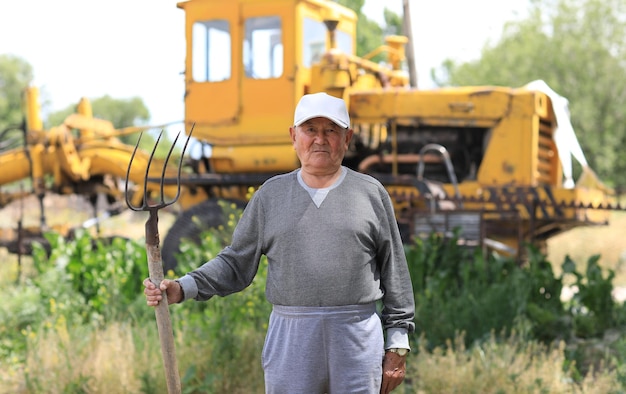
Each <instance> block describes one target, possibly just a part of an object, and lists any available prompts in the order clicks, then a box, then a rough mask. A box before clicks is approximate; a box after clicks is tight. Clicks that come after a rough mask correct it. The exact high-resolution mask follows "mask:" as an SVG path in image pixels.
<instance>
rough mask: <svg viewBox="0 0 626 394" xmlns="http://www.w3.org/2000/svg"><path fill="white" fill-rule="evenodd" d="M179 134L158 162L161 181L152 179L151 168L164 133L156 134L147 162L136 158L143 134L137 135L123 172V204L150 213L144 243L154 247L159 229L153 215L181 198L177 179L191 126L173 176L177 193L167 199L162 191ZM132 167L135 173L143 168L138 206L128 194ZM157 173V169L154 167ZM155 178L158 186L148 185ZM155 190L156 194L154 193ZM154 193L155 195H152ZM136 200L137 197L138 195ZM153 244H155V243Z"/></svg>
mask: <svg viewBox="0 0 626 394" xmlns="http://www.w3.org/2000/svg"><path fill="white" fill-rule="evenodd" d="M181 133H182V132H178V134H177V135H176V137H175V138H174V141H173V143H172V144H171V146H170V148H169V151H168V153H167V156H166V157H165V159H164V160H163V161H162V162H161V163H160V165H161V167H162V168H161V176H160V178H156V177H153V176H151V172H150V169H151V168H152V167H153V164H154V162H155V161H156V159H155V157H154V156H155V153H156V151H157V148H158V146H159V142H160V141H161V137H162V136H163V130H161V132H160V133H159V136H158V137H157V140H156V142H155V144H154V147H153V148H152V152H151V153H150V157H149V158H148V159H147V160H146V159H145V157H141V158H139V157H137V150H138V148H139V144H140V142H141V138H142V137H143V132H142V133H141V134H139V139H138V140H137V144H136V145H135V149H134V150H133V153H132V155H131V157H130V162H129V163H128V170H127V172H126V183H125V198H126V205H127V206H128V207H129V208H130V209H131V210H133V211H146V212H149V213H150V218H149V219H148V222H147V223H146V243H150V244H156V245H158V228H157V223H158V220H157V217H156V212H157V211H158V210H159V209H162V208H165V207H167V206H169V205H172V204H174V203H175V202H176V201H177V200H178V197H180V176H181V170H182V164H183V156H184V155H185V151H186V150H187V145H188V144H189V140H190V139H191V135H192V133H193V127H192V128H191V130H190V131H189V134H188V135H187V139H186V141H185V145H184V146H183V150H182V152H181V154H180V160H179V162H178V169H177V173H176V194H175V195H173V196H171V195H170V196H169V197H168V196H167V194H168V193H166V192H165V183H166V172H167V169H168V164H169V161H170V158H171V157H172V153H173V152H174V148H175V146H176V143H177V142H178V139H179V138H180V135H181ZM133 168H137V169H138V171H141V169H142V168H145V175H144V176H143V187H140V188H138V190H137V193H143V198H142V200H141V202H140V203H135V202H134V201H135V199H131V197H130V195H131V193H130V191H129V185H128V183H129V179H130V180H132V179H133V178H136V177H133V176H132V175H131V170H132V169H133ZM157 170H158V168H157ZM155 178H156V179H158V186H155V185H150V183H149V182H154V180H155ZM157 191H158V192H157ZM153 192H157V193H153ZM153 194H158V196H157V198H156V199H154V198H152V196H153ZM137 197H139V196H137ZM155 241H156V243H155Z"/></svg>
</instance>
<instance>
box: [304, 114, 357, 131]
mask: <svg viewBox="0 0 626 394" xmlns="http://www.w3.org/2000/svg"><path fill="white" fill-rule="evenodd" d="M313 118H326V119H328V120H331V121H332V122H333V123H335V124H336V125H337V126H339V127H342V128H344V129H347V128H348V127H349V126H350V125H347V124H346V123H345V122H343V121H341V120H339V119H337V118H333V117H332V116H328V115H327V114H320V115H311V116H307V117H306V118H303V119H300V120H299V121H298V122H296V124H295V125H294V126H300V125H301V124H302V123H304V122H306V121H307V120H311V119H313Z"/></svg>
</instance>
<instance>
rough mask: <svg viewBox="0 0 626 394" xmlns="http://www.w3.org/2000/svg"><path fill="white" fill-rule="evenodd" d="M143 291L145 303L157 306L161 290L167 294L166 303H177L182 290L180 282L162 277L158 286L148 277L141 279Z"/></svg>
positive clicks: (161, 295)
mask: <svg viewBox="0 0 626 394" xmlns="http://www.w3.org/2000/svg"><path fill="white" fill-rule="evenodd" d="M143 285H144V287H145V288H144V289H143V293H144V294H145V295H146V303H147V304H148V306H157V305H158V304H159V302H161V300H162V299H163V292H165V294H167V303H168V304H177V303H179V302H181V301H182V299H183V290H182V289H181V287H180V284H179V283H178V282H176V281H174V280H169V279H163V280H162V281H161V284H160V286H159V287H156V285H155V284H154V283H152V281H151V280H150V278H146V279H144V281H143Z"/></svg>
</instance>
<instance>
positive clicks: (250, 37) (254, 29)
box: [243, 16, 283, 79]
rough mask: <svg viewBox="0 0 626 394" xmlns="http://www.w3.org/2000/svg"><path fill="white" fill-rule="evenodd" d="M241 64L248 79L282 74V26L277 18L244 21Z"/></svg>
mask: <svg viewBox="0 0 626 394" xmlns="http://www.w3.org/2000/svg"><path fill="white" fill-rule="evenodd" d="M243 64H244V69H245V74H246V77H248V78H254V79H270V78H278V77H280V76H281V75H282V74H283V43H282V26H281V21H280V18H279V17H278V16H262V17H254V18H248V19H246V21H245V36H244V41H243Z"/></svg>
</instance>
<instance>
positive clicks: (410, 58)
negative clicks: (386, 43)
mask: <svg viewBox="0 0 626 394" xmlns="http://www.w3.org/2000/svg"><path fill="white" fill-rule="evenodd" d="M402 13H403V15H402V30H404V31H403V32H402V35H404V36H406V37H408V38H409V42H408V44H407V48H405V52H406V61H407V65H408V66H409V84H410V85H411V87H413V88H417V69H416V67H415V50H414V48H415V46H414V42H413V28H412V27H411V11H410V10H409V0H402Z"/></svg>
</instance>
